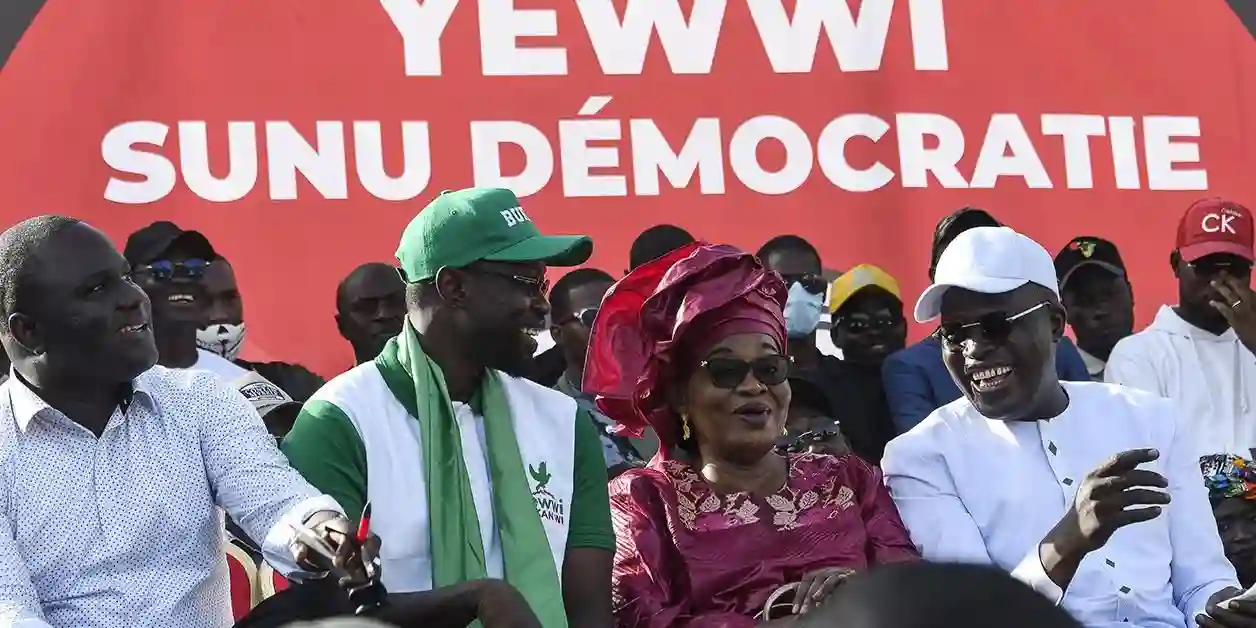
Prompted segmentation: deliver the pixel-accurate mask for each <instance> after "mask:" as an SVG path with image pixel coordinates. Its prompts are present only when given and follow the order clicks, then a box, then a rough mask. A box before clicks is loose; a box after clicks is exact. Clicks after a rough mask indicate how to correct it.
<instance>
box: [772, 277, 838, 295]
mask: <svg viewBox="0 0 1256 628" xmlns="http://www.w3.org/2000/svg"><path fill="white" fill-rule="evenodd" d="M781 279H784V280H785V285H786V286H792V285H794V284H801V285H802V289H803V290H806V291H807V292H810V293H811V294H824V291H825V290H827V289H828V287H829V282H827V281H825V280H824V277H821V276H820V275H812V274H810V273H808V274H806V275H781Z"/></svg>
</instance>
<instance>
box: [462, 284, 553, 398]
mask: <svg viewBox="0 0 1256 628" xmlns="http://www.w3.org/2000/svg"><path fill="white" fill-rule="evenodd" d="M447 271H448V272H446V271H441V275H440V276H438V278H437V283H438V285H439V286H440V288H441V290H440V293H441V294H442V295H446V298H447V299H448V298H452V297H457V298H459V299H460V301H461V307H460V308H459V309H458V313H459V316H458V327H459V329H460V332H459V333H460V334H461V335H462V341H463V343H464V344H465V346H467V347H468V348H469V349H470V351H471V354H472V356H473V357H474V359H475V361H476V362H477V363H478V364H479V365H480V366H483V367H485V368H491V369H496V370H499V371H503V372H505V373H508V374H510V375H514V376H516V377H526V376H528V375H529V374H530V373H531V372H532V370H533V356H534V355H535V354H536V348H537V341H536V335H537V334H539V333H541V332H542V331H544V330H545V329H546V327H545V318H546V316H547V315H548V314H549V301H547V300H546V298H545V295H546V294H547V293H548V292H549V282H548V281H547V280H546V279H545V265H544V264H541V263H540V262H531V263H518V264H516V263H505V262H475V263H474V264H471V265H469V266H467V267H465V268H460V269H447Z"/></svg>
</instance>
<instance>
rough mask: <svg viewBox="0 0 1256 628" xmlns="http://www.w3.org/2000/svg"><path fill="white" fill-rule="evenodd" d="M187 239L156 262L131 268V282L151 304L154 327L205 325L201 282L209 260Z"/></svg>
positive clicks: (203, 294)
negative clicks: (143, 293) (133, 277)
mask: <svg viewBox="0 0 1256 628" xmlns="http://www.w3.org/2000/svg"><path fill="white" fill-rule="evenodd" d="M186 242H188V240H186V239H185V240H182V241H175V243H174V244H173V245H171V246H170V248H169V249H166V251H165V252H163V253H162V254H161V255H159V256H158V257H157V258H156V259H153V260H151V261H149V262H148V263H145V264H138V265H136V266H135V268H133V269H132V272H133V273H134V276H135V282H136V284H137V285H139V286H140V287H141V288H143V289H144V292H145V293H146V294H147V295H148V299H149V301H150V302H151V303H152V308H153V319H154V322H155V323H156V324H157V325H165V324H170V323H173V324H179V325H185V324H192V325H196V326H198V327H199V326H200V325H202V324H203V323H204V322H205V319H206V316H207V312H206V311H205V305H206V299H205V285H204V284H203V283H202V279H203V278H204V274H205V270H206V269H207V267H208V264H209V261H208V260H206V259H205V258H204V257H202V256H200V255H199V253H200V252H199V251H197V250H196V249H195V248H193V247H191V246H190V245H185V243H186Z"/></svg>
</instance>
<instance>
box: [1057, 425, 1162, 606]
mask: <svg viewBox="0 0 1256 628" xmlns="http://www.w3.org/2000/svg"><path fill="white" fill-rule="evenodd" d="M1159 457H1160V453H1159V452H1157V451H1156V450H1154V449H1131V450H1129V451H1123V452H1121V453H1119V454H1117V455H1115V456H1113V457H1112V459H1111V460H1109V461H1108V462H1106V463H1104V464H1103V465H1102V466H1100V467H1099V468H1098V469H1095V470H1094V471H1091V472H1090V473H1089V474H1087V475H1086V477H1085V478H1083V479H1082V483H1081V485H1080V486H1078V487H1077V498H1076V499H1075V500H1074V501H1073V506H1072V508H1070V509H1069V511H1068V512H1067V513H1066V514H1065V515H1064V518H1063V519H1061V520H1060V522H1059V523H1057V524H1056V526H1055V528H1053V529H1052V530H1051V532H1049V533H1047V538H1045V539H1043V544H1042V548H1041V549H1040V556H1041V557H1042V559H1043V567H1044V568H1046V570H1047V575H1049V576H1050V577H1051V580H1052V581H1053V582H1055V583H1056V584H1057V585H1058V586H1059V587H1060V588H1061V589H1067V588H1068V583H1069V582H1071V581H1072V579H1073V575H1074V574H1075V573H1076V572H1077V565H1078V564H1079V563H1080V562H1081V560H1082V558H1084V557H1085V556H1086V554H1089V553H1090V552H1093V551H1095V550H1097V549H1099V548H1101V547H1103V546H1104V544H1106V543H1107V542H1108V539H1110V538H1112V535H1113V534H1114V533H1115V532H1116V531H1117V530H1119V529H1121V528H1124V527H1125V526H1127V525H1131V524H1135V523H1140V522H1143V521H1149V520H1151V519H1155V518H1156V517H1158V516H1160V512H1161V508H1160V507H1161V506H1163V505H1164V504H1167V503H1169V494H1168V493H1165V492H1163V491H1158V490H1154V489H1157V488H1167V487H1168V486H1169V482H1168V480H1165V478H1164V476H1163V475H1160V474H1159V473H1156V472H1154V471H1147V470H1145V469H1137V468H1135V467H1137V466H1138V465H1140V464H1143V463H1145V462H1151V461H1153V460H1156V459H1158V458H1159ZM1048 563H1053V564H1048Z"/></svg>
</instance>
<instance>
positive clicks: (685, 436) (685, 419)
mask: <svg viewBox="0 0 1256 628" xmlns="http://www.w3.org/2000/svg"><path fill="white" fill-rule="evenodd" d="M680 438H681V440H689V415H687V414H682V415H680Z"/></svg>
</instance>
